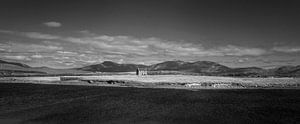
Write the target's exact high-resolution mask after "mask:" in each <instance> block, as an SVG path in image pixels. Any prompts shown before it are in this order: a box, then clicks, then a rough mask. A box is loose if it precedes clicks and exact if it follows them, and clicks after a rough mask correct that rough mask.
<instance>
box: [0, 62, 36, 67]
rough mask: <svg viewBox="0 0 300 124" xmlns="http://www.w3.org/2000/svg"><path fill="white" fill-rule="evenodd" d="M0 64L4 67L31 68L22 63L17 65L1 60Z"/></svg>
mask: <svg viewBox="0 0 300 124" xmlns="http://www.w3.org/2000/svg"><path fill="white" fill-rule="evenodd" d="M0 64H1V65H2V66H3V67H4V66H11V67H13V66H14V67H22V68H30V66H28V65H26V64H22V63H16V62H7V61H3V60H0Z"/></svg>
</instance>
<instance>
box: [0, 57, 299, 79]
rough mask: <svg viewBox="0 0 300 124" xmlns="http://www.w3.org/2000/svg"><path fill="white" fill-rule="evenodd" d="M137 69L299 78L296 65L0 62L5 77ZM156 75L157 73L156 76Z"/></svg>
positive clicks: (176, 62) (166, 62)
mask: <svg viewBox="0 0 300 124" xmlns="http://www.w3.org/2000/svg"><path fill="white" fill-rule="evenodd" d="M137 68H147V69H148V70H149V71H153V72H155V71H159V72H161V71H174V72H180V73H178V74H197V75H213V76H234V77H270V76H273V77H300V65H299V66H282V67H278V68H273V69H262V68H258V67H246V68H230V67H227V66H224V65H221V64H218V63H216V62H211V61H196V62H184V61H165V62H162V63H157V64H153V65H149V66H147V65H141V64H119V63H115V62H111V61H104V62H103V63H100V64H95V65H89V66H85V67H81V68H73V69H53V68H48V67H30V66H28V65H26V64H22V63H16V62H7V61H3V60H0V76H1V75H2V76H7V75H24V74H25V75H53V74H59V75H63V74H86V73H89V72H134V71H136V69H137ZM158 74H160V73H158Z"/></svg>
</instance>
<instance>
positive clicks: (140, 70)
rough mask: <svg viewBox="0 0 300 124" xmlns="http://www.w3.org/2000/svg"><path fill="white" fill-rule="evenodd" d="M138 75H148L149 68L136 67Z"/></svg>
mask: <svg viewBox="0 0 300 124" xmlns="http://www.w3.org/2000/svg"><path fill="white" fill-rule="evenodd" d="M136 75H139V76H141V75H148V71H147V68H137V69H136Z"/></svg>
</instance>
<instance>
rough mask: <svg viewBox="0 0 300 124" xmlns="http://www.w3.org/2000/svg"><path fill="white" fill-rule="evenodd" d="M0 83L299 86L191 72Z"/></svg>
mask: <svg viewBox="0 0 300 124" xmlns="http://www.w3.org/2000/svg"><path fill="white" fill-rule="evenodd" d="M0 80H1V81H2V82H15V83H39V84H64V85H94V86H103V85H109V86H130V87H137V86H138V87H150V88H193V89H195V88H196V89H197V88H200V89H201V88H299V87H300V78H234V77H217V76H192V75H146V76H136V75H101V76H61V77H59V76H57V77H3V78H0Z"/></svg>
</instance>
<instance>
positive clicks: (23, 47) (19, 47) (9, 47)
mask: <svg viewBox="0 0 300 124" xmlns="http://www.w3.org/2000/svg"><path fill="white" fill-rule="evenodd" d="M0 48H1V49H4V50H5V51H7V52H19V53H30V52H53V51H57V50H62V49H63V47H60V46H53V45H42V44H25V43H17V42H11V43H10V44H0Z"/></svg>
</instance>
